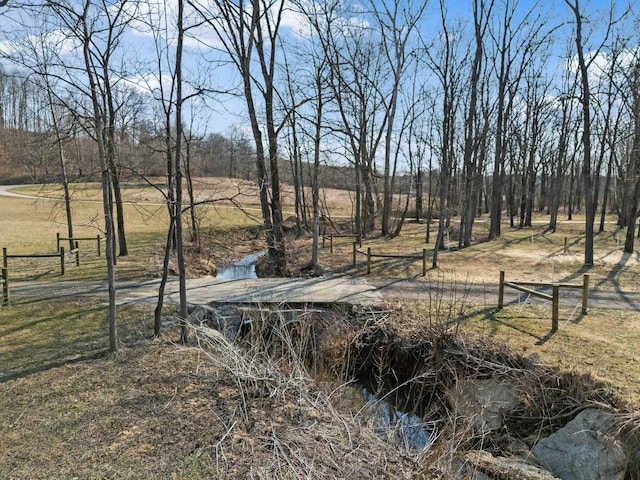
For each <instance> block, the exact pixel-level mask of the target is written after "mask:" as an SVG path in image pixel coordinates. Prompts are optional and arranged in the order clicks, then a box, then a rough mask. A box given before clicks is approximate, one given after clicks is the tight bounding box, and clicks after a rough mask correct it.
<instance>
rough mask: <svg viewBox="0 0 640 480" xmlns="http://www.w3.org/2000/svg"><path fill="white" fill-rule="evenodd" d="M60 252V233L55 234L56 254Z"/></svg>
mask: <svg viewBox="0 0 640 480" xmlns="http://www.w3.org/2000/svg"><path fill="white" fill-rule="evenodd" d="M59 251H60V232H56V252H59Z"/></svg>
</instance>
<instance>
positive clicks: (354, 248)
mask: <svg viewBox="0 0 640 480" xmlns="http://www.w3.org/2000/svg"><path fill="white" fill-rule="evenodd" d="M356 245H357V242H353V266H354V267H355V266H356V255H357V254H358V250H357V247H356Z"/></svg>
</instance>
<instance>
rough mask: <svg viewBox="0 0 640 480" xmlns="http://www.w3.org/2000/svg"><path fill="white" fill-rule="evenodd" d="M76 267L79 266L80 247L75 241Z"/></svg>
mask: <svg viewBox="0 0 640 480" xmlns="http://www.w3.org/2000/svg"><path fill="white" fill-rule="evenodd" d="M75 247H76V267H79V266H80V247H79V246H78V241H77V240H76V245H75Z"/></svg>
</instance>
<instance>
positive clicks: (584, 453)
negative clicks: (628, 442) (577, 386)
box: [533, 408, 627, 480]
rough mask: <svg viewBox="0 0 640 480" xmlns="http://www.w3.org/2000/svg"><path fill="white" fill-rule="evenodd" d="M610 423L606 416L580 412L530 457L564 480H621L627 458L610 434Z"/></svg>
mask: <svg viewBox="0 0 640 480" xmlns="http://www.w3.org/2000/svg"><path fill="white" fill-rule="evenodd" d="M613 422H614V417H613V415H612V414H611V413H609V412H605V411H603V410H598V409H594V408H591V409H587V410H583V411H582V412H580V413H579V414H578V415H577V416H576V418H574V419H573V420H571V421H570V422H569V423H568V424H567V425H566V426H565V427H564V428H561V429H560V430H558V431H557V432H555V433H554V434H552V435H550V436H549V437H547V438H543V439H542V440H540V441H539V442H538V443H537V444H536V445H535V446H534V447H533V453H534V455H536V457H537V458H538V460H539V461H540V463H541V464H542V465H544V467H545V468H547V470H549V471H550V472H553V473H554V474H555V475H556V476H558V477H560V478H562V479H563V480H623V479H624V476H625V472H626V466H627V456H626V452H625V449H624V447H623V446H622V444H621V443H620V441H619V439H618V438H616V436H615V435H614V434H613V433H611V432H610V431H609V430H610V429H611V427H612V425H613Z"/></svg>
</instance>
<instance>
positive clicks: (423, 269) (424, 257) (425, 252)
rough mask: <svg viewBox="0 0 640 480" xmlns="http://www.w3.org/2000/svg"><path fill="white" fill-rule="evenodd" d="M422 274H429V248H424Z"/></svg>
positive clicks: (424, 275)
mask: <svg viewBox="0 0 640 480" xmlns="http://www.w3.org/2000/svg"><path fill="white" fill-rule="evenodd" d="M422 276H423V277H426V276H427V249H426V248H423V249H422Z"/></svg>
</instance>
